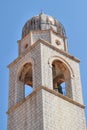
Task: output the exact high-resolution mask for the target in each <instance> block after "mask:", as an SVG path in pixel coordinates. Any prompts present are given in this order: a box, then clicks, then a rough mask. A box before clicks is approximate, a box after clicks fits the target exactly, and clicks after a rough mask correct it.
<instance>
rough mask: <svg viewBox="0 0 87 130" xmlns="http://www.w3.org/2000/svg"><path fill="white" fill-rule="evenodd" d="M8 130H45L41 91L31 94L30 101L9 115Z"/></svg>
mask: <svg viewBox="0 0 87 130" xmlns="http://www.w3.org/2000/svg"><path fill="white" fill-rule="evenodd" d="M8 130H43V111H42V94H41V91H39V93H35V94H33V95H32V94H31V95H30V97H29V99H28V100H26V101H25V102H24V103H22V105H19V106H18V107H17V108H16V109H14V110H13V111H12V112H11V113H10V114H9V117H8Z"/></svg>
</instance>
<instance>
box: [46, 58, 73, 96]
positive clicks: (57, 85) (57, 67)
mask: <svg viewBox="0 0 87 130" xmlns="http://www.w3.org/2000/svg"><path fill="white" fill-rule="evenodd" d="M48 63H49V65H50V67H51V68H52V79H53V89H54V90H56V91H58V92H60V93H62V94H64V95H66V96H68V97H69V98H72V85H71V78H72V76H73V75H74V74H73V71H72V69H71V67H70V66H69V64H68V63H67V62H66V61H65V60H64V59H63V58H60V57H57V56H55V57H52V58H50V59H49V62H48ZM62 84H63V86H62ZM62 87H63V90H64V89H65V90H64V91H65V92H64V93H63V91H62Z"/></svg>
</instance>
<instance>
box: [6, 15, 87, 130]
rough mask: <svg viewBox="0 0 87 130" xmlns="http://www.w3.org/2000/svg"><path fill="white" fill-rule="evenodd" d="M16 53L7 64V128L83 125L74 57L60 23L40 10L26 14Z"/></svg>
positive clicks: (54, 129) (63, 129)
mask: <svg viewBox="0 0 87 130" xmlns="http://www.w3.org/2000/svg"><path fill="white" fill-rule="evenodd" d="M18 52H19V55H18V58H17V59H16V60H14V61H13V62H12V63H11V64H9V65H8V68H9V105H8V112H7V113H8V130H86V122H85V114H84V108H85V106H84V105H83V99H82V88H81V79H80V70H79V62H80V61H79V59H77V58H76V57H74V56H71V55H70V54H69V53H68V47H67V38H66V34H65V30H64V27H63V25H62V24H61V23H60V22H58V21H57V20H56V19H55V18H53V17H51V16H48V15H46V14H44V13H41V14H39V15H38V16H35V17H33V18H31V19H30V20H28V21H27V22H26V23H25V25H24V27H23V29H22V38H21V40H19V41H18ZM26 86H27V87H32V89H33V91H32V92H31V93H30V94H29V95H28V96H26V94H25V87H26Z"/></svg>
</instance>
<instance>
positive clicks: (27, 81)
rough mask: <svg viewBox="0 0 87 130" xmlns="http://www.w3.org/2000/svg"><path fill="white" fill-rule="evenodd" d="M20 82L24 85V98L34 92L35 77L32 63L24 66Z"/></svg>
mask: <svg viewBox="0 0 87 130" xmlns="http://www.w3.org/2000/svg"><path fill="white" fill-rule="evenodd" d="M19 81H20V82H21V85H22V89H21V91H20V93H21V96H22V98H23V97H26V96H28V95H29V94H30V93H31V92H32V91H33V76H32V64H31V63H26V64H25V65H23V67H22V69H21V72H20V75H19ZM19 87H20V85H19Z"/></svg>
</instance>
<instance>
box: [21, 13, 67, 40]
mask: <svg viewBox="0 0 87 130" xmlns="http://www.w3.org/2000/svg"><path fill="white" fill-rule="evenodd" d="M48 29H52V30H54V31H55V32H57V33H59V34H61V35H63V36H65V29H64V27H63V25H62V24H61V23H60V22H58V21H57V20H56V19H55V18H53V17H52V16H48V15H46V14H44V13H40V14H39V15H38V16H35V17H32V18H31V19H30V20H28V21H27V22H26V23H25V25H24V27H23V29H22V38H24V37H25V36H26V35H27V34H28V33H29V32H30V30H48Z"/></svg>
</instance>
